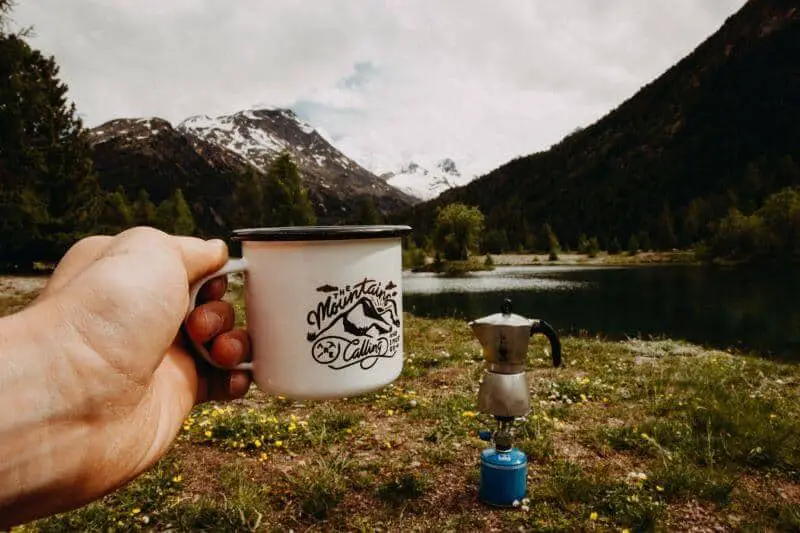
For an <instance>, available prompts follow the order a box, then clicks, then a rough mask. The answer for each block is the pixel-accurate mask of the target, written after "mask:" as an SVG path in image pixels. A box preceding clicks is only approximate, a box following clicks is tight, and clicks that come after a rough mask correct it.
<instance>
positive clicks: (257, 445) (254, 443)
mask: <svg viewBox="0 0 800 533" xmlns="http://www.w3.org/2000/svg"><path fill="white" fill-rule="evenodd" d="M253 445H254V446H255V447H256V448H261V441H260V440H259V439H256V440H254V441H253Z"/></svg>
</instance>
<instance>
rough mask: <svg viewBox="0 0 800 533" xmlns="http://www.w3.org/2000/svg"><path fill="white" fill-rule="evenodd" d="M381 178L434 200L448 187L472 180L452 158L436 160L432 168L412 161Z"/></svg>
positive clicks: (413, 193)
mask: <svg viewBox="0 0 800 533" xmlns="http://www.w3.org/2000/svg"><path fill="white" fill-rule="evenodd" d="M381 178H382V179H384V180H386V183H388V184H389V185H391V186H392V187H396V188H398V189H400V190H401V191H403V192H405V193H406V194H409V195H411V196H414V197H416V198H419V199H420V200H423V201H427V200H432V199H433V198H436V197H437V196H439V195H440V194H442V193H443V192H444V191H446V190H447V189H452V188H453V187H458V186H460V185H464V184H465V183H467V182H469V181H470V179H469V178H465V177H464V176H462V175H461V173H460V172H459V171H458V168H457V167H456V163H455V161H453V160H452V159H450V158H445V159H442V160H441V161H438V162H436V163H435V164H434V165H432V166H431V168H430V169H429V168H425V167H423V166H421V165H419V164H418V163H415V162H413V161H412V162H410V163H408V164H406V165H403V167H402V168H400V170H398V171H397V172H387V173H385V174H382V175H381Z"/></svg>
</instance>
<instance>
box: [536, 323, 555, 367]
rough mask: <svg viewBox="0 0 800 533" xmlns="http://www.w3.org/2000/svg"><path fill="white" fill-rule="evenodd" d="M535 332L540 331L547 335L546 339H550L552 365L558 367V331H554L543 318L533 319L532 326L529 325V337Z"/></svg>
mask: <svg viewBox="0 0 800 533" xmlns="http://www.w3.org/2000/svg"><path fill="white" fill-rule="evenodd" d="M536 333H541V334H542V335H544V336H545V337H547V340H549V341H550V352H551V353H552V355H553V366H554V367H556V368H558V367H560V366H561V341H560V340H559V338H558V333H556V330H555V329H553V326H551V325H550V324H548V323H547V322H545V321H544V320H534V321H533V326H531V337H532V336H533V335H534V334H536Z"/></svg>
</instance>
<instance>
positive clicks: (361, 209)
mask: <svg viewBox="0 0 800 533" xmlns="http://www.w3.org/2000/svg"><path fill="white" fill-rule="evenodd" d="M355 211H356V216H355V222H356V224H364V225H368V226H372V225H379V224H383V214H382V213H381V212H380V211H379V210H378V208H377V207H376V206H375V201H374V200H373V199H372V198H371V197H370V196H359V197H358V199H357V200H356V209H355Z"/></svg>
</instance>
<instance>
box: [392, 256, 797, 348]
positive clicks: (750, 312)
mask: <svg viewBox="0 0 800 533" xmlns="http://www.w3.org/2000/svg"><path fill="white" fill-rule="evenodd" d="M403 289H404V293H405V295H404V306H405V309H406V310H407V311H409V312H412V313H414V314H416V315H419V316H427V317H458V318H463V319H465V320H470V319H474V318H479V317H482V316H485V315H487V314H490V313H495V312H498V311H499V309H500V304H501V302H502V300H503V298H505V297H509V298H511V299H512V301H513V303H514V312H516V313H518V314H521V315H524V316H527V317H530V318H543V319H545V320H547V321H548V322H550V323H551V324H552V325H553V326H554V327H555V328H557V329H558V330H559V331H560V332H562V333H567V332H570V333H576V332H579V331H581V330H583V331H586V332H588V333H590V334H597V333H601V334H604V335H606V336H608V337H611V338H622V337H625V336H641V337H643V338H648V337H663V336H668V337H672V338H679V339H686V340H689V341H691V342H695V343H698V344H703V345H707V346H714V347H718V348H728V347H735V348H740V349H753V350H758V351H760V352H763V353H765V354H772V355H775V356H781V357H789V358H791V359H794V360H800V269H790V268H785V269H767V270H765V269H755V268H710V267H709V268H705V267H696V266H645V267H624V268H611V267H568V266H565V267H555V266H541V267H499V268H497V269H496V270H494V271H492V272H481V273H475V274H471V275H470V276H469V277H466V278H450V279H447V278H440V277H437V276H435V275H432V274H412V273H408V274H406V276H405V277H404V287H403Z"/></svg>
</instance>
